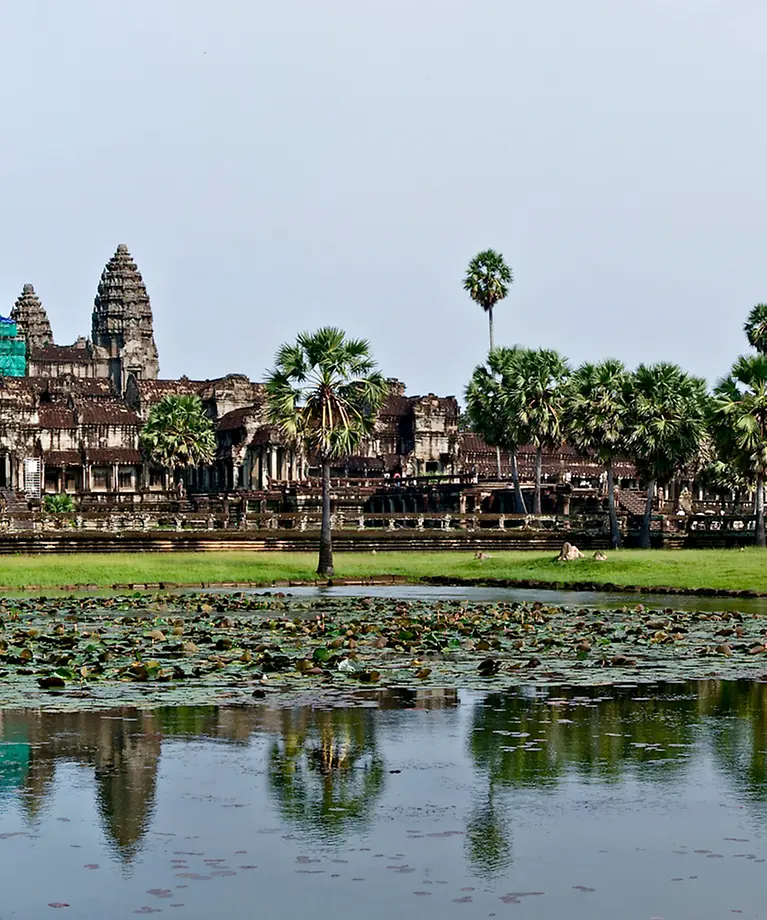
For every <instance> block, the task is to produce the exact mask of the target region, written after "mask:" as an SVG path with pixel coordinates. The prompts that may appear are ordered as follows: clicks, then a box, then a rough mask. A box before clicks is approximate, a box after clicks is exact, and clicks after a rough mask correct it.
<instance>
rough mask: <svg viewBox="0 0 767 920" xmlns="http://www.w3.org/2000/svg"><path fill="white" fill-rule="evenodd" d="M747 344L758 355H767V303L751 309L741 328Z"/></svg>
mask: <svg viewBox="0 0 767 920" xmlns="http://www.w3.org/2000/svg"><path fill="white" fill-rule="evenodd" d="M743 329H744V330H745V333H746V338H747V339H748V344H749V345H750V346H751V347H752V348H755V349H756V350H757V351H758V352H759V354H760V355H764V354H767V303H758V304H756V306H754V307H752V309H751V312H750V313H749V314H748V319H747V320H746V322H745V325H744V326H743Z"/></svg>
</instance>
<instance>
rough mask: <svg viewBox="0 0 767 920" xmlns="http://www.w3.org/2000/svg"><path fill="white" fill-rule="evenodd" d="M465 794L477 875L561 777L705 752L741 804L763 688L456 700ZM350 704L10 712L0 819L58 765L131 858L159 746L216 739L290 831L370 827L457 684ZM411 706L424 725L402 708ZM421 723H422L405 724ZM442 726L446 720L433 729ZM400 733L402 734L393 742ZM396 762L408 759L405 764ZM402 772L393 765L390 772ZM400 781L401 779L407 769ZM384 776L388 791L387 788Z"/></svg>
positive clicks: (760, 789) (684, 762)
mask: <svg viewBox="0 0 767 920" xmlns="http://www.w3.org/2000/svg"><path fill="white" fill-rule="evenodd" d="M460 702H461V704H462V705H461V707H460V708H461V710H462V711H463V713H464V719H463V721H462V722H460V723H459V722H457V721H456V720H453V722H451V723H449V725H450V730H451V731H457V728H456V726H459V724H460V726H461V731H465V742H462V741H461V739H460V737H457V738H456V740H455V741H454V742H452V741H451V742H450V745H452V748H451V747H450V745H448V746H447V747H445V745H444V744H443V749H444V750H451V749H452V750H454V752H455V757H456V758H459V757H460V758H462V757H464V755H466V754H468V764H469V768H470V770H471V777H472V778H471V782H470V791H469V792H468V793H467V794H465V795H464V796H463V798H462V799H460V800H459V805H460V807H461V815H462V822H463V829H464V832H465V852H466V856H467V859H468V861H469V863H470V864H471V866H472V868H473V871H474V873H475V874H477V875H480V876H484V877H492V876H494V875H499V874H503V873H504V872H505V871H506V870H507V868H508V867H509V866H510V865H511V863H512V859H513V836H514V815H515V810H516V809H517V806H518V801H519V798H518V797H519V795H520V794H521V793H524V792H525V791H526V790H537V792H538V794H540V793H544V794H551V793H554V792H555V791H556V790H557V789H559V788H560V787H562V785H563V784H564V783H565V782H566V781H570V780H572V779H577V780H578V781H580V782H586V783H592V784H593V783H598V784H603V785H608V786H616V785H617V784H618V783H620V782H622V781H625V780H626V779H633V780H636V781H640V782H649V783H662V784H665V785H667V786H668V784H670V783H677V782H680V781H681V780H684V779H686V778H688V774H689V771H690V768H691V764H692V762H693V761H694V760H695V759H696V758H697V759H698V760H700V758H701V757H703V756H707V757H710V758H711V762H712V764H713V765H714V767H715V768H716V769H717V770H718V771H719V774H720V776H721V777H722V778H724V779H725V780H726V782H727V783H728V784H729V785H730V787H731V788H733V789H734V790H735V791H736V793H737V795H738V796H740V797H741V799H742V800H743V801H744V802H759V801H763V800H765V799H767V760H766V755H765V752H766V751H767V684H765V683H753V682H746V681H740V682H724V681H720V682H718V681H709V682H702V683H696V684H689V685H681V684H677V685H673V686H665V687H664V686H660V687H653V688H648V687H623V688H620V687H618V688H606V687H602V688H595V689H592V690H590V691H587V690H584V689H583V688H578V689H577V690H573V691H552V692H551V693H550V694H545V693H543V692H541V691H534V690H530V689H524V688H523V689H521V690H519V691H518V692H515V693H511V694H489V695H487V696H484V697H482V696H480V695H477V694H464V695H461V697H460ZM358 703H359V704H358V705H354V706H348V707H346V708H335V709H333V708H327V709H321V708H317V707H312V706H301V707H295V708H292V709H282V710H278V709H272V708H269V707H267V706H252V707H244V708H237V707H221V708H217V707H213V706H209V707H172V708H171V707H169V708H166V709H156V710H151V711H148V712H140V711H136V710H134V709H129V708H125V709H118V710H113V711H110V712H108V713H96V712H84V713H66V712H59V713H54V712H35V711H19V712H6V713H4V714H0V818H1V817H2V813H3V810H4V809H5V808H7V806H8V805H9V803H10V802H12V801H17V802H18V803H19V804H20V806H21V809H22V811H23V814H24V816H25V820H26V821H27V822H28V823H29V824H30V825H31V826H35V825H36V823H38V822H39V821H40V819H41V815H42V814H43V812H44V810H45V806H46V803H47V802H48V801H49V800H50V799H51V797H52V795H53V794H54V792H55V790H56V785H57V770H58V769H59V768H60V766H61V765H63V764H65V763H74V764H76V765H79V766H80V767H83V768H86V769H90V770H91V771H92V777H93V788H94V794H95V800H96V803H97V807H98V813H99V815H100V820H101V822H102V829H103V831H104V833H105V834H106V836H107V837H108V839H109V840H110V842H111V844H112V846H113V847H114V849H115V851H116V852H118V853H119V854H120V857H121V858H122V859H123V860H124V861H126V862H128V861H131V860H133V859H134V858H135V855H136V853H137V852H138V850H139V848H140V847H141V844H142V841H143V840H144V838H145V835H146V834H147V831H148V830H149V829H150V827H151V825H152V820H153V813H154V810H155V807H156V800H157V798H158V795H159V793H158V769H159V765H160V758H161V753H162V752H163V749H164V746H165V745H166V744H167V743H168V742H174V743H177V742H179V741H180V742H183V741H184V740H194V741H199V739H206V738H208V739H219V740H221V741H226V742H228V743H230V744H234V745H238V746H240V747H241V748H242V749H243V752H244V753H245V754H247V752H248V750H249V747H248V746H249V745H251V744H252V742H253V740H254V739H258V738H261V739H263V740H264V742H265V744H264V745H263V747H262V749H261V750H258V749H255V748H254V750H253V752H252V757H253V758H254V759H255V760H260V763H261V766H262V768H263V776H264V781H263V792H264V794H266V795H267V796H268V798H269V800H270V801H271V803H272V805H273V806H274V808H275V810H276V812H277V814H278V815H279V816H280V818H281V819H282V821H283V822H284V824H286V825H287V826H289V827H290V828H292V829H293V830H297V831H303V832H306V833H307V834H308V836H309V837H311V838H312V839H324V840H342V839H344V838H345V837H347V836H349V835H351V834H353V833H360V832H364V830H365V828H367V827H369V826H370V824H371V823H372V821H373V820H374V818H375V815H376V813H377V810H378V809H379V808H380V807H381V802H382V801H383V800H384V799H385V798H386V796H387V794H389V787H390V786H391V787H392V792H391V795H392V796H396V792H395V791H394V789H395V788H396V787H394V782H397V781H396V780H394V778H393V777H391V776H390V769H391V768H392V763H391V762H390V760H389V753H388V751H389V749H390V748H391V746H392V745H393V744H395V742H396V743H397V744H399V745H402V744H403V743H404V744H406V745H410V748H411V750H412V751H419V756H421V757H424V756H425V757H426V759H427V760H428V756H429V751H428V748H426V749H424V748H423V746H424V745H427V744H428V741H427V740H426V738H425V736H422V735H421V734H420V733H419V732H420V731H421V729H420V728H419V726H423V725H428V724H429V722H428V718H429V717H430V716H438V715H439V710H441V709H456V707H458V704H459V695H458V694H457V693H456V692H455V691H451V690H448V691H435V690H431V691H429V690H426V689H423V690H419V691H406V690H380V691H376V690H371V691H369V692H367V693H365V694H362V695H360V697H359V701H358ZM413 709H416V710H421V716H420V719H421V720H423V719H424V718H426V719H427V721H426V722H423V721H418V719H419V717H418V716H417V715H414V714H412V713H411V712H409V711H408V710H413ZM414 720H416V721H414ZM434 724H437V725H439V726H441V728H440V729H439V730H440V731H443V732H444V731H446V726H448V723H447V722H445V721H442V722H438V723H434ZM403 739H404V741H403ZM399 757H400V759H399V761H398V766H399V765H400V764H401V762H402V755H401V754H400V755H399ZM397 772H399V771H397ZM404 772H407V771H406V770H405V771H404ZM393 780H394V782H392V781H393Z"/></svg>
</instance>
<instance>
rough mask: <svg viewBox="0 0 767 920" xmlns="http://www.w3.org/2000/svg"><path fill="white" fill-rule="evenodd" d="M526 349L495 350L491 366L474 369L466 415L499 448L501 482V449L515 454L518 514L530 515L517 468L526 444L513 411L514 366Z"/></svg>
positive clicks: (489, 442) (515, 493)
mask: <svg viewBox="0 0 767 920" xmlns="http://www.w3.org/2000/svg"><path fill="white" fill-rule="evenodd" d="M522 350H523V349H521V348H518V347H515V348H496V349H493V350H492V351H491V352H490V354H489V355H488V357H487V363H486V364H480V365H478V366H477V367H476V368H475V369H474V373H473V374H472V376H471V380H470V381H469V385H468V387H467V388H466V414H467V416H468V418H469V421H470V422H471V427H472V429H473V430H474V431H475V432H476V433H477V434H478V435H480V436H481V437H482V439H483V440H484V441H485V443H486V444H489V445H490V446H491V447H495V448H496V456H497V460H498V478H499V479H500V478H501V476H502V471H501V455H500V448H501V447H503V448H504V449H505V450H508V451H509V453H510V454H511V478H512V481H513V483H514V496H515V502H516V511H517V514H527V507H526V505H525V499H524V496H523V495H522V488H521V486H520V483H519V468H518V466H517V450H518V449H519V446H520V443H523V442H521V441H520V440H519V436H520V432H519V431H518V429H517V428H516V427H515V425H516V420H515V418H514V417H513V416H512V415H511V413H510V409H511V407H512V405H513V402H514V398H515V396H516V393H515V391H514V388H513V387H514V382H515V380H516V374H515V372H514V365H515V362H516V360H517V358H518V356H519V354H520V352H521V351H522Z"/></svg>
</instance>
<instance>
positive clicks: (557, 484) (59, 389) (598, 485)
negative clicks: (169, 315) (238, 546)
mask: <svg viewBox="0 0 767 920" xmlns="http://www.w3.org/2000/svg"><path fill="white" fill-rule="evenodd" d="M170 394H179V395H182V394H186V395H189V394H194V395H197V396H199V397H200V399H201V400H202V402H203V405H204V407H205V410H206V412H207V413H208V415H209V417H210V418H211V420H212V421H213V423H214V425H215V427H216V437H217V451H216V456H215V460H214V462H213V464H212V465H211V466H210V467H207V468H204V469H198V470H191V471H187V472H186V473H185V474H184V480H185V487H186V489H185V491H186V492H187V494H188V495H194V494H208V495H210V494H217V495H221V494H223V495H229V494H233V493H234V494H237V495H239V496H250V497H253V498H254V499H260V500H261V501H262V507H265V505H264V504H263V503H264V502H267V501H268V503H269V507H272V508H275V507H280V506H282V507H295V506H296V504H298V506H301V505H302V503H303V502H308V503H311V500H312V499H311V496H313V495H314V496H316V488H315V487H314V486H313V485H312V483H313V481H314V477H316V476H317V475H318V474H319V470H318V468H317V467H316V465H315V464H314V461H313V460H312V458H311V457H310V458H305V457H302V456H299V455H297V454H296V452H295V451H294V450H293V449H292V448H291V445H289V444H287V443H285V441H284V439H283V438H282V437H281V435H280V433H279V432H278V431H277V430H275V429H274V428H273V427H272V426H271V425H270V424H269V421H268V417H267V406H266V398H265V390H264V386H263V384H261V383H258V382H254V381H252V380H251V379H249V378H248V377H247V376H244V375H241V374H228V375H226V376H224V377H221V378H219V379H215V380H199V379H191V378H188V377H181V378H180V379H176V380H168V379H163V378H161V377H160V364H159V356H158V351H157V346H156V344H155V338H154V328H153V316H152V306H151V301H150V297H149V294H148V292H147V287H146V284H145V283H144V279H143V277H142V275H141V272H140V271H139V269H138V266H137V265H136V263H135V261H134V260H133V258H132V256H131V254H130V252H129V251H128V248H127V246H125V245H124V244H121V245H119V246H118V247H117V250H116V251H115V253H114V255H113V256H112V258H111V259H110V260H109V261H108V262H107V264H106V266H105V268H104V270H103V272H102V273H101V276H100V278H99V279H98V281H97V284H96V294H95V298H94V304H93V311H92V317H91V335H90V337H89V338H84V337H80V338H78V339H77V341H75V342H74V343H72V344H71V345H60V344H56V342H55V339H54V334H53V329H52V327H51V322H50V320H49V317H48V314H47V312H46V309H45V306H44V305H43V302H42V301H41V299H40V297H39V296H38V294H37V293H36V291H35V289H34V287H33V286H32V285H31V284H25V285H24V286H23V288H22V291H21V294H20V295H19V298H18V300H17V301H16V303H15V304H14V305H13V308H12V309H11V311H10V318H9V319H8V320H6V321H4V322H3V323H0V490H2V497H3V498H4V500H5V502H6V507H8V506H9V504H10V503H12V502H14V501H15V502H19V501H21V500H22V499H27V500H35V499H39V498H40V497H41V496H42V495H44V494H46V493H49V494H51V493H61V492H66V493H70V494H72V495H73V497H74V498H75V499H76V501H77V502H78V503H79V507H80V508H83V509H87V508H89V507H93V506H94V505H96V506H104V505H106V506H109V505H110V504H120V505H125V504H126V503H127V504H134V505H135V504H139V505H141V504H144V503H152V502H159V501H162V500H163V499H166V500H167V499H170V498H172V497H175V496H177V494H178V493H177V490H176V488H175V485H174V483H173V482H172V481H171V480H170V478H169V473H168V471H167V470H164V469H156V468H154V467H152V466H151V465H150V464H149V463H147V462H146V460H145V459H144V457H143V456H142V454H141V451H140V447H139V435H140V432H141V428H142V426H143V424H144V422H145V421H146V419H147V417H148V415H149V412H150V411H151V409H152V406H153V405H154V404H155V403H157V402H158V401H159V400H161V399H162V398H163V397H165V396H167V395H170ZM500 461H501V475H500V477H499V475H498V457H497V454H496V451H495V450H494V449H492V448H489V447H488V446H487V445H486V444H485V443H484V442H483V441H482V440H481V438H479V437H478V436H477V435H476V434H473V433H471V432H466V431H462V430H461V425H460V420H459V407H458V402H457V400H456V398H455V397H454V396H446V397H442V396H436V395H434V394H431V393H430V394H426V395H423V396H409V395H407V393H406V389H405V385H404V384H403V383H402V382H400V381H399V380H395V379H391V380H390V381H389V395H388V397H387V399H386V401H385V403H384V405H383V407H382V409H381V411H380V412H379V414H378V417H377V420H376V423H375V429H374V431H373V432H372V434H371V435H370V437H369V438H368V439H367V441H366V443H365V444H364V445H363V446H362V449H361V450H360V451H359V454H358V455H357V456H353V457H348V458H346V459H344V460H343V461H339V463H338V464H337V465H336V466H335V468H334V469H333V471H332V475H333V477H334V480H335V483H336V485H335V488H336V489H337V490H341V491H343V490H344V488H347V491H349V490H350V494H351V493H354V495H355V496H356V498H355V499H354V500H353V501H352V500H351V499H350V500H349V502H350V506H352V505H353V506H354V507H357V508H362V507H365V508H368V509H371V508H373V509H374V508H378V509H379V510H381V511H382V512H396V511H401V512H410V511H412V512H416V511H441V510H454V511H461V512H466V511H469V512H472V511H478V510H484V511H487V512H492V513H505V512H507V511H509V512H510V511H511V509H512V504H513V501H512V493H511V489H510V487H509V485H510V484H509V481H508V480H509V475H510V458H509V457H508V456H507V455H505V454H503V453H502V454H501V457H500ZM533 461H534V456H533V453H532V452H531V451H527V450H522V452H521V454H520V458H519V463H520V469H521V472H522V475H523V478H525V479H526V481H527V482H528V483H530V482H532V478H533V476H532V472H533ZM618 472H619V477H620V479H621V484H622V485H623V486H624V492H625V494H626V495H627V496H628V497H627V499H626V500H628V498H630V495H629V492H630V490H631V488H632V487H633V486H635V482H634V473H633V470H632V469H631V468H630V466H629V465H628V464H624V465H623V466H622V468H621V469H620V470H619V471H618ZM601 476H602V473H601V470H600V468H599V466H598V465H597V464H594V463H591V462H589V461H588V460H584V458H582V457H578V456H577V455H576V454H574V453H573V452H572V451H569V450H568V449H567V448H566V447H563V448H562V449H561V450H559V451H556V452H553V453H548V454H546V455H545V457H544V483H545V495H544V505H545V510H547V511H548V512H555V511H558V512H564V513H567V511H568V509H569V502H570V498H571V496H573V495H575V496H580V497H581V498H587V497H589V496H592V497H593V496H596V495H597V494H598V493H599V492H600V491H602V486H603V483H602V482H601V479H600V477H601ZM493 480H495V482H493ZM395 485H396V487H397V489H396V493H395V492H394V489H393V487H394V486H395ZM626 490H628V491H626ZM338 504H339V507H341V506H343V504H344V500H343V499H339V502H338Z"/></svg>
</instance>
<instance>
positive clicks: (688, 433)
mask: <svg viewBox="0 0 767 920" xmlns="http://www.w3.org/2000/svg"><path fill="white" fill-rule="evenodd" d="M628 400H629V412H628V415H627V420H628V438H627V441H626V446H627V448H628V454H629V457H630V459H631V460H632V461H633V463H634V466H635V467H636V469H637V472H638V474H639V476H640V478H641V479H642V480H643V481H644V482H645V483H646V484H647V503H646V505H645V513H644V519H643V521H642V529H641V534H640V540H639V545H640V546H641V547H643V548H645V549H647V548H649V546H650V523H651V519H652V507H653V500H654V498H655V488H656V485H657V484H658V483H666V482H668V481H669V480H670V479H671V478H672V477H673V476H674V473H675V472H676V470H677V469H678V468H679V467H680V466H682V465H684V464H685V463H687V462H688V461H689V460H690V459H691V458H692V457H694V456H695V454H696V453H697V451H698V449H699V447H700V444H701V441H702V439H703V437H704V434H705V430H706V414H707V409H708V397H707V394H706V384H705V382H704V381H703V380H701V379H700V378H698V377H693V376H691V375H690V374H687V373H685V372H684V371H683V370H682V369H681V368H680V367H679V366H678V365H676V364H670V363H666V362H660V363H658V364H640V365H639V367H638V368H637V369H636V370H635V371H634V373H633V374H632V375H631V379H630V383H629V392H628Z"/></svg>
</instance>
